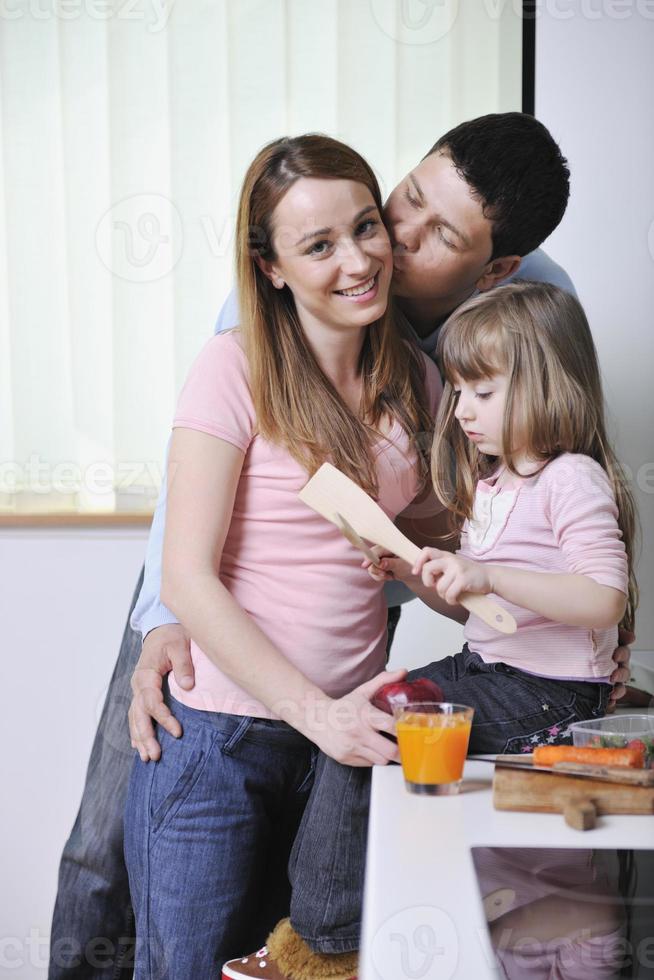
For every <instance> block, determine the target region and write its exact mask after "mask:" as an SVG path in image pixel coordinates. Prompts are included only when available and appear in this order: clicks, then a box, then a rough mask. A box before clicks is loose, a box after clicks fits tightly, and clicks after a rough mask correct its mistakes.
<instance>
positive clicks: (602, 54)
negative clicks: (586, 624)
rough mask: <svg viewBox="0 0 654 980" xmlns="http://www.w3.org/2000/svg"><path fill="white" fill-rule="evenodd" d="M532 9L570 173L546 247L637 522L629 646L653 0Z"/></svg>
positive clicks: (641, 441)
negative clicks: (595, 373) (570, 284)
mask: <svg viewBox="0 0 654 980" xmlns="http://www.w3.org/2000/svg"><path fill="white" fill-rule="evenodd" d="M542 8H544V12H543V13H542V14H541V16H539V18H538V20H537V26H536V48H537V50H536V115H537V117H538V118H539V119H540V120H542V122H543V123H545V125H546V126H548V127H549V128H550V129H551V131H552V133H553V134H554V136H555V137H556V138H557V140H559V142H560V144H561V148H562V150H563V152H564V154H565V155H566V156H567V157H568V160H569V163H570V169H571V174H572V193H571V198H570V204H569V207H568V211H567V213H566V216H565V217H564V219H563V221H562V223H561V225H560V226H559V228H558V229H557V230H556V231H555V232H554V234H553V235H552V237H551V239H550V240H549V241H548V242H547V243H546V245H545V248H546V250H547V251H548V252H550V254H551V255H552V256H553V257H554V258H556V259H557V260H558V261H559V262H561V263H562V264H563V265H564V266H565V268H566V269H567V270H568V272H569V273H570V274H571V276H572V278H573V280H574V282H575V285H576V287H577V289H578V292H579V296H580V299H581V301H582V303H583V304H584V306H585V308H586V311H587V313H588V318H589V322H590V325H591V328H592V330H593V334H594V336H595V340H596V343H597V347H598V350H599V356H600V361H601V365H602V370H603V374H604V381H605V386H606V394H607V399H608V404H609V409H610V413H611V416H612V418H613V421H614V431H615V432H616V434H617V449H618V456H619V458H620V460H621V461H622V462H623V463H624V464H627V466H628V467H630V470H631V472H632V473H633V474H634V477H635V479H634V482H633V484H632V486H633V489H634V491H635V494H636V499H637V503H638V506H639V510H640V518H641V521H642V526H643V554H642V558H641V561H640V565H639V569H638V578H639V583H640V588H641V606H640V610H639V613H638V618H637V641H636V647H637V648H639V649H641V650H654V603H652V596H653V595H654V436H653V434H652V431H653V423H654V396H653V394H652V391H653V385H652V373H653V371H654V180H653V179H652V173H653V169H654V5H653V4H645V3H637V2H635V0H634V2H633V3H629V2H627V3H620V4H613V3H610V2H608V0H593V2H592V3H591V2H589V0H583V2H580V0H573V2H572V3H567V2H566V3H563V2H561V3H559V4H556V3H555V2H548V3H546V4H543V5H542ZM618 8H619V9H618ZM545 11H546V12H545ZM561 12H563V13H564V18H562V16H561ZM616 12H617V14H618V17H619V18H620V19H616V17H615V16H614V15H615V13H616Z"/></svg>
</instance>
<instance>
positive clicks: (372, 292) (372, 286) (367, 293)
mask: <svg viewBox="0 0 654 980" xmlns="http://www.w3.org/2000/svg"><path fill="white" fill-rule="evenodd" d="M378 285H379V272H376V273H375V274H374V276H370V278H369V279H366V281H365V282H363V283H361V284H360V285H358V286H350V287H348V288H347V289H336V290H334V292H335V293H336V295H337V296H343V298H344V299H349V300H352V301H354V302H355V303H367V302H369V300H371V299H374V298H375V297H376V295H377V288H378Z"/></svg>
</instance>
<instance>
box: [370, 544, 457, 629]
mask: <svg viewBox="0 0 654 980" xmlns="http://www.w3.org/2000/svg"><path fill="white" fill-rule="evenodd" d="M372 551H374V553H375V555H377V558H378V560H379V561H380V563H381V568H378V567H377V566H375V565H373V564H372V562H370V561H368V559H365V560H364V561H363V567H364V568H367V569H368V572H369V574H370V575H371V576H372V578H374V579H375V580H376V581H377V582H391V581H393V580H396V581H398V582H403V583H404V584H405V585H406V586H408V588H410V589H411V591H412V592H414V593H415V594H416V595H417V596H418V598H419V599H422V601H423V602H424V603H425V605H427V606H429V608H430V609H433V610H434V612H437V613H440V614H441V616H447V618H448V619H453V620H455V622H457V623H461V624H464V623H465V622H466V621H467V619H468V616H469V615H470V613H469V612H468V610H467V609H464V608H463V606H460V605H459V604H458V603H454V604H450V603H448V602H447V601H446V600H445V599H443V598H441V596H440V595H439V594H438V592H437V591H436V590H435V589H434V587H433V586H431V585H429V586H428V585H425V584H424V583H423V581H422V578H421V577H420V575H412V574H411V566H410V565H409V563H408V562H406V561H404V560H403V559H402V558H396V557H395V556H394V555H391V554H390V552H388V551H386V550H385V549H384V548H382V547H380V546H379V545H375V546H374V548H372Z"/></svg>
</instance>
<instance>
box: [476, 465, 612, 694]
mask: <svg viewBox="0 0 654 980" xmlns="http://www.w3.org/2000/svg"><path fill="white" fill-rule="evenodd" d="M495 483H496V479H495V478H493V479H490V480H480V482H479V483H478V484H477V492H476V495H475V502H474V509H473V520H472V521H470V522H468V521H466V523H465V524H464V526H463V533H462V535H461V548H460V551H459V554H460V555H462V556H463V557H464V558H470V559H472V560H474V561H479V562H489V563H491V564H496V565H509V566H511V567H513V568H524V569H528V570H530V571H534V572H558V573H567V574H579V575H588V576H589V577H590V578H592V579H594V580H595V581H596V582H599V584H600V585H609V586H611V587H612V588H614V589H619V591H620V592H624V593H625V594H626V593H627V585H628V565H627V555H626V551H625V546H624V543H623V541H622V535H621V532H620V529H619V527H618V522H617V518H618V510H617V507H616V504H615V499H614V496H613V492H612V489H611V485H610V483H609V479H608V477H607V475H606V473H605V472H604V470H603V469H602V467H601V466H600V465H599V463H596V462H595V460H593V459H591V458H590V457H589V456H582V455H579V454H575V453H563V454H562V455H561V456H559V457H557V458H556V459H554V460H552V462H551V463H549V464H548V465H547V466H546V467H545V469H544V470H542V471H541V472H540V474H538V475H537V476H535V477H532V478H531V479H523V480H517V481H516V482H515V485H512V486H511V487H510V488H502V489H498V488H497V487H496V485H495ZM492 598H493V599H496V600H497V602H498V603H499V604H500V605H501V606H503V607H504V608H505V609H507V610H508V611H509V612H510V613H511V614H512V615H513V616H514V617H515V620H516V623H517V624H518V630H517V632H516V633H514V634H512V635H511V636H505V635H504V634H502V633H498V632H496V631H495V630H493V629H491V628H490V627H489V626H486V624H485V623H484V622H482V620H481V619H479V618H478V617H477V616H473V615H471V616H470V617H469V619H468V622H467V623H466V626H465V630H464V636H465V638H466V641H467V643H468V646H469V647H470V649H471V650H472V651H474V652H475V653H478V654H479V655H480V656H481V658H482V659H483V660H484V661H486V662H487V663H492V662H497V661H500V660H501V661H503V662H504V663H506V664H509V665H510V666H513V667H517V668H519V669H521V670H527V671H531V672H532V673H535V674H542V675H544V676H546V677H560V678H587V679H593V678H596V679H599V678H607V677H608V676H609V675H610V674H611V672H612V670H613V667H614V666H615V664H614V663H613V661H612V654H613V651H614V649H615V647H616V645H617V638H618V629H617V626H614V627H612V628H611V629H603V630H590V629H586V628H585V627H582V626H565V625H563V624H562V623H555V622H553V621H552V620H550V619H545V618H544V617H543V616H539V615H538V614H537V613H534V612H530V611H529V610H527V609H521V608H520V607H519V606H514V605H513V604H512V603H510V602H507V601H506V600H505V599H501V598H500V597H499V596H493V597H492Z"/></svg>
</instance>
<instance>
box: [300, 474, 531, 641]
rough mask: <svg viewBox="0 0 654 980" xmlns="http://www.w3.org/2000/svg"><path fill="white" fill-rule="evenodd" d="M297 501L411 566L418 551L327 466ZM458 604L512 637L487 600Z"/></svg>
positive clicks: (466, 596)
mask: <svg viewBox="0 0 654 980" xmlns="http://www.w3.org/2000/svg"><path fill="white" fill-rule="evenodd" d="M299 497H300V500H302V501H303V502H304V503H305V504H306V505H307V506H308V507H311V508H312V510H315V511H316V512H317V513H318V514H321V515H322V516H323V517H326V518H327V520H328V521H331V522H332V524H336V526H337V527H339V520H338V516H337V515H340V516H341V517H343V518H345V520H346V521H347V522H348V524H351V525H352V527H353V529H354V530H355V531H356V533H357V534H358V535H360V536H361V537H362V538H366V539H367V540H368V541H372V542H373V544H378V545H381V546H382V547H383V548H388V550H389V551H392V552H393V554H394V555H398V556H399V557H400V558H403V559H404V561H407V562H409V563H410V564H411V565H413V564H414V562H415V561H416V559H417V558H418V555H419V554H420V548H418V546H417V545H415V544H414V543H413V542H412V541H409V539H408V538H407V537H406V536H405V535H404V534H402V532H401V531H400V529H399V528H397V527H396V526H395V525H394V524H393V522H392V520H391V519H390V517H388V515H387V514H385V513H384V511H383V510H382V509H381V507H380V506H379V504H377V503H375V501H374V500H373V499H372V497H369V496H368V494H367V493H366V492H365V490H362V489H361V487H359V486H357V484H356V483H354V482H353V481H352V480H350V478H349V477H347V476H345V474H344V473H341V471H340V470H337V469H336V467H335V466H332V464H331V463H323V464H322V466H321V467H320V469H319V470H318V471H317V473H314V475H313V476H312V477H311V479H310V480H309V482H308V483H307V484H306V486H305V487H303V488H302V490H300V493H299ZM340 526H341V527H342V525H340ZM459 602H460V603H461V605H462V606H464V607H465V608H466V609H467V610H468V612H471V613H474V614H475V616H479V618H480V619H483V621H484V622H485V623H487V624H488V626H492V627H493V629H496V630H498V631H499V632H500V633H515V631H516V622H515V619H514V618H513V616H511V614H510V613H508V612H506V610H505V609H502V607H501V606H499V605H498V604H497V603H496V602H493V601H492V600H491V599H489V598H488V596H485V595H475V594H473V593H472V592H464V593H463V594H462V595H461V596H459Z"/></svg>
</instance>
